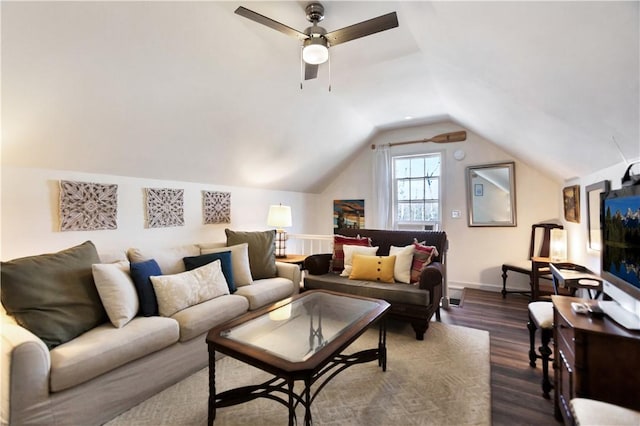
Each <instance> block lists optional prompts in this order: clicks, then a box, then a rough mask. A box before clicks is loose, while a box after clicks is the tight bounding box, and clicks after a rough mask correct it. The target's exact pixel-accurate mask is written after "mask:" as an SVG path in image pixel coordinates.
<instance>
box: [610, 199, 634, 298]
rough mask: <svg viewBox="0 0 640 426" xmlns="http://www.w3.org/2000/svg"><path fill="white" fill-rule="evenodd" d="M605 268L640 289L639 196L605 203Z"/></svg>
mask: <svg viewBox="0 0 640 426" xmlns="http://www.w3.org/2000/svg"><path fill="white" fill-rule="evenodd" d="M603 230H604V242H605V245H606V250H605V252H604V261H603V265H602V267H603V269H605V270H607V271H608V272H610V273H611V274H613V275H615V276H617V277H618V278H620V279H622V280H624V281H626V282H628V283H630V284H633V285H634V286H635V287H637V288H640V195H634V196H631V197H620V198H611V199H606V200H605V203H604V226H603Z"/></svg>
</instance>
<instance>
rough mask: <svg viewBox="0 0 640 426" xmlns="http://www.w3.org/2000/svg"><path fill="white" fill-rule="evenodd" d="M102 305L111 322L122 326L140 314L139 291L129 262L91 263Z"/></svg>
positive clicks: (116, 325)
mask: <svg viewBox="0 0 640 426" xmlns="http://www.w3.org/2000/svg"><path fill="white" fill-rule="evenodd" d="M91 270H92V271H93V280H94V281H95V284H96V288H97V289H98V294H99V295H100V300H102V305H103V306H104V309H105V310H106V311H107V315H108V316H109V320H110V321H111V323H112V324H113V325H114V326H115V327H117V328H120V327H122V326H124V325H125V324H127V323H128V322H129V321H131V320H132V319H133V317H135V316H136V315H137V314H138V309H139V308H140V304H139V302H138V293H137V292H136V287H135V285H134V284H133V280H132V279H131V275H129V262H128V261H126V260H125V261H121V262H118V263H95V264H93V265H91Z"/></svg>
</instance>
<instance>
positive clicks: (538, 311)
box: [529, 302, 553, 328]
mask: <svg viewBox="0 0 640 426" xmlns="http://www.w3.org/2000/svg"><path fill="white" fill-rule="evenodd" d="M529 316H530V317H531V319H532V320H533V322H535V323H536V325H537V326H538V327H539V328H553V303H552V302H531V303H529Z"/></svg>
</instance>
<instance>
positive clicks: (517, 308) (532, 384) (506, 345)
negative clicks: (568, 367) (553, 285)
mask: <svg viewBox="0 0 640 426" xmlns="http://www.w3.org/2000/svg"><path fill="white" fill-rule="evenodd" d="M528 303H529V298H528V297H527V296H524V295H518V294H509V295H507V298H506V299H503V298H502V295H501V294H500V293H495V292H488V291H481V290H472V289H465V291H464V293H463V296H462V300H461V303H460V306H459V307H458V306H454V305H452V306H451V308H450V309H449V310H448V311H443V312H442V322H444V323H447V324H455V325H461V326H465V327H471V328H478V329H481V330H487V331H489V333H490V335H491V396H492V403H491V412H492V420H493V424H494V425H515V424H519V425H525V424H527V425H534V424H535V425H560V424H561V422H557V421H556V420H555V418H554V416H553V403H552V400H547V399H544V398H543V397H542V390H541V387H540V381H541V380H542V368H541V366H540V361H539V360H538V362H537V366H536V368H531V367H530V366H529V356H528V351H529V332H528V330H527V319H528V316H527V304H528ZM536 337H538V339H536V342H538V344H539V336H536ZM551 374H553V373H551ZM551 397H552V398H553V392H552V394H551Z"/></svg>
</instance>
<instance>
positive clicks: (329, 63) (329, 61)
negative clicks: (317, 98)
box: [327, 55, 331, 92]
mask: <svg viewBox="0 0 640 426" xmlns="http://www.w3.org/2000/svg"><path fill="white" fill-rule="evenodd" d="M327 62H328V64H327V65H329V92H331V55H329V60H328V61H327Z"/></svg>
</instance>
